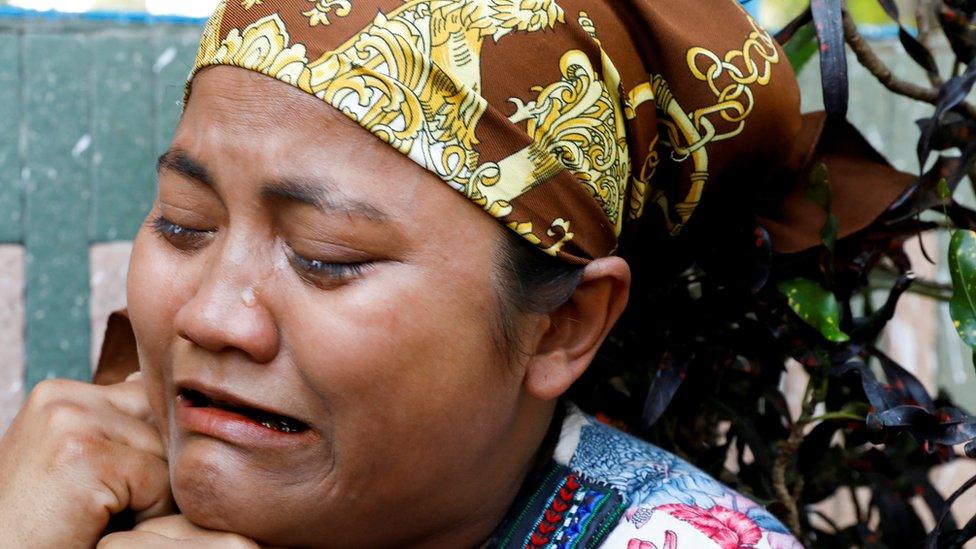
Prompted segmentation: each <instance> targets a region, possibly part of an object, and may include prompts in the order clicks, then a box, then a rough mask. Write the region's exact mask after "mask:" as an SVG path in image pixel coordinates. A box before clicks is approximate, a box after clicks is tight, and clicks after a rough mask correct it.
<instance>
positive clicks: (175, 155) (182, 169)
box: [156, 149, 214, 188]
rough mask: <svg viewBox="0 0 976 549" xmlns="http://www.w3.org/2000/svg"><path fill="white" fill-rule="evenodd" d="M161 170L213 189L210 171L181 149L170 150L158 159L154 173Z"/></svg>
mask: <svg viewBox="0 0 976 549" xmlns="http://www.w3.org/2000/svg"><path fill="white" fill-rule="evenodd" d="M163 170H169V171H172V172H175V173H178V174H180V175H182V176H184V177H187V178H189V179H192V180H194V181H199V182H200V183H203V184H204V185H206V186H208V187H211V188H213V187H214V179H213V176H212V175H211V174H210V171H209V170H207V168H206V167H205V166H204V165H203V164H200V163H199V162H197V161H196V160H194V159H193V158H192V157H191V156H190V155H189V154H187V152H186V151H183V150H181V149H170V150H168V151H166V152H165V153H163V155H162V156H160V157H159V161H157V162H156V173H160V172H162V171H163Z"/></svg>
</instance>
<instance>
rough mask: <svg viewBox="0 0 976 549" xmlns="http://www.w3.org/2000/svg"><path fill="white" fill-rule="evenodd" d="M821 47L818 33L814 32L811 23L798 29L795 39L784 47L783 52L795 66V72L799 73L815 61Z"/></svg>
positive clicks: (794, 35)
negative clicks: (812, 60)
mask: <svg viewBox="0 0 976 549" xmlns="http://www.w3.org/2000/svg"><path fill="white" fill-rule="evenodd" d="M819 47H820V43H819V42H817V31H816V30H814V27H813V23H810V24H807V25H804V26H802V27H800V28H799V29H797V31H796V33H794V34H793V38H791V39H790V41H789V42H787V43H786V45H785V46H783V50H784V51H786V58H787V59H789V60H790V65H792V66H793V72H796V73H799V72H800V71H802V70H803V67H805V66H806V64H807V63H809V62H810V60H811V59H813V56H814V55H815V54H816V53H817V50H818V49H819Z"/></svg>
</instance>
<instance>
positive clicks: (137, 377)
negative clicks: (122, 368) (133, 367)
mask: <svg viewBox="0 0 976 549" xmlns="http://www.w3.org/2000/svg"><path fill="white" fill-rule="evenodd" d="M141 379H142V372H132V373H131V374H129V376H128V377H126V378H125V381H126V382H129V381H139V380H141Z"/></svg>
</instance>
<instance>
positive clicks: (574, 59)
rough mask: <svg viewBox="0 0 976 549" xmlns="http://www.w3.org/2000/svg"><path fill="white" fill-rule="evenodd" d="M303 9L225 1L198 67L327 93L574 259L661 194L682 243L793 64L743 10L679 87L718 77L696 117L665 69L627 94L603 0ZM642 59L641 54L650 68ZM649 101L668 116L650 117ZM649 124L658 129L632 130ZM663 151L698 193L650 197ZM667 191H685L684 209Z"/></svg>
mask: <svg viewBox="0 0 976 549" xmlns="http://www.w3.org/2000/svg"><path fill="white" fill-rule="evenodd" d="M725 1H726V0H719V3H724V2H725ZM303 2H304V3H305V4H306V8H305V9H301V10H299V11H297V12H293V11H292V10H291V9H288V10H285V9H283V8H282V6H283V5H289V6H290V7H291V8H292V9H294V7H295V6H298V5H300V4H302V2H288V1H280V0H279V1H274V0H242V1H241V2H240V3H237V2H228V1H227V0H224V1H222V2H221V3H220V5H219V6H218V8H217V10H216V12H215V13H214V15H213V17H212V18H211V20H210V22H209V23H208V26H207V28H206V31H205V34H204V38H203V41H202V43H201V46H200V51H199V54H198V57H197V61H196V64H195V68H194V71H193V74H195V73H196V71H198V70H200V69H202V68H204V67H207V66H212V65H232V66H237V67H242V68H246V69H249V70H254V71H257V72H261V73H263V74H266V75H268V76H270V77H273V78H276V79H278V80H281V81H283V82H286V83H288V84H291V85H293V86H296V87H298V88H300V89H302V90H304V91H305V92H307V93H310V94H312V95H315V96H316V97H318V98H320V99H322V100H323V101H325V102H326V103H327V104H329V105H331V106H332V107H334V108H336V109H338V110H339V111H341V112H342V113H344V114H345V115H346V116H348V117H349V118H351V119H353V120H354V121H355V122H357V123H358V124H360V125H361V126H362V127H363V128H365V129H367V130H369V131H370V132H372V133H373V134H374V135H376V136H377V137H379V138H380V139H382V140H383V141H385V142H386V143H388V144H389V145H391V146H392V147H394V148H396V149H397V150H399V151H400V152H402V153H403V154H406V155H408V156H409V157H410V158H411V159H412V160H414V161H415V162H416V163H418V164H419V165H421V166H422V167H424V168H425V169H427V170H429V171H431V172H433V173H434V174H436V175H437V176H438V177H440V178H441V179H442V180H443V181H445V182H447V183H448V184H450V185H451V186H452V187H453V188H455V189H456V190H457V191H459V192H460V193H461V194H463V195H464V196H465V197H467V198H468V199H469V200H471V201H472V202H474V203H476V204H478V205H479V206H481V207H482V208H483V209H484V210H485V211H487V212H488V213H490V214H491V215H493V216H494V217H496V218H498V219H499V220H500V221H502V222H503V223H504V224H505V225H507V226H509V227H510V228H511V229H512V230H514V231H516V232H517V233H519V234H521V235H522V236H523V237H525V238H527V239H528V240H529V241H531V242H532V243H533V244H536V245H537V246H539V247H540V248H541V249H543V250H544V251H546V252H547V253H550V254H552V255H557V256H560V257H563V258H564V259H566V260H569V261H574V262H586V261H588V260H590V259H593V258H595V257H600V256H603V255H607V254H610V253H613V250H614V249H615V248H616V241H617V238H618V237H619V236H620V234H621V232H622V231H623V227H624V222H625V220H626V219H628V218H631V219H633V218H637V217H639V216H640V215H641V213H642V212H643V210H644V204H645V201H647V200H651V201H653V202H656V203H658V204H660V205H661V206H662V208H663V209H664V211H663V212H662V217H663V220H664V221H665V222H664V225H665V226H666V227H667V228H668V229H669V230H670V231H671V232H674V233H677V232H678V230H679V229H680V227H681V226H683V225H684V224H685V223H686V222H687V221H688V219H689V218H690V216H691V213H692V212H693V210H694V209H695V207H696V205H697V203H698V201H699V200H700V197H701V194H702V191H703V189H704V186H705V183H706V182H707V181H708V178H709V169H710V165H709V155H708V153H706V151H705V149H706V145H709V144H710V143H715V142H718V141H721V140H728V139H730V138H731V137H733V136H735V135H738V134H739V133H741V132H742V131H743V128H744V125H745V119H746V117H748V116H749V115H750V113H751V112H752V111H753V107H754V105H755V104H756V101H757V99H756V97H755V95H754V93H753V91H752V89H751V88H750V86H751V85H753V84H758V85H759V86H764V85H767V84H768V83H769V82H770V79H771V77H772V71H771V66H773V65H775V64H776V63H777V62H778V60H779V54H778V50H777V49H776V46H775V44H773V43H772V41H771V39H770V38H769V36H768V34H766V33H765V32H764V31H762V30H761V29H759V28H758V27H756V26H755V23H754V22H752V20H751V19H749V18H748V17H747V16H745V14H744V13H743V12H741V10H739V9H738V6H736V5H735V4H734V2H729V6H726V7H732V8H733V9H734V10H735V13H736V14H738V15H739V18H740V19H741V24H740V27H741V28H743V29H748V32H744V33H743V34H742V35H740V36H741V38H738V39H737V43H738V44H739V45H740V46H739V48H736V49H733V48H729V49H727V50H725V51H727V53H726V54H724V55H722V56H719V55H717V54H715V53H713V49H710V48H706V47H704V46H693V47H689V48H688V49H687V54H686V57H687V64H686V68H685V69H684V71H685V74H684V75H682V77H683V78H687V77H689V76H690V77H691V78H693V79H695V80H696V81H699V82H701V83H703V85H702V86H701V88H702V89H701V90H697V91H696V92H695V96H696V99H697V98H701V97H705V96H707V97H711V98H712V101H711V102H710V103H709V104H708V105H702V106H699V107H697V108H693V109H691V110H687V109H685V108H683V107H682V106H681V103H679V101H678V94H677V93H675V90H674V89H673V87H672V86H671V85H670V84H669V83H668V82H667V81H666V80H665V79H664V76H662V75H661V74H658V73H655V72H652V71H648V72H643V74H644V75H645V76H644V79H643V81H644V83H643V84H639V83H638V82H640V80H637V79H632V80H631V81H632V82H634V84H632V85H631V86H630V87H629V89H631V91H630V92H629V93H627V92H626V91H625V89H628V88H626V87H625V86H624V81H623V80H622V78H621V74H620V72H618V69H617V67H616V66H615V64H614V62H613V61H612V60H611V55H610V54H609V53H608V51H607V50H611V51H620V50H621V49H623V50H624V51H627V49H628V48H631V47H632V46H631V45H629V44H625V45H624V47H623V48H621V47H620V45H619V44H612V45H611V47H608V48H607V49H604V46H605V44H604V43H603V42H601V40H600V39H599V38H597V29H598V28H599V29H601V30H604V31H605V30H606V29H605V26H604V22H607V25H609V24H610V23H614V24H619V21H617V20H615V19H608V17H609V16H608V15H607V14H608V13H612V11H610V10H605V9H604V10H603V11H601V12H600V13H599V14H597V13H594V7H595V6H589V5H588V10H587V11H583V10H576V11H575V14H576V15H575V16H574V17H572V18H570V17H567V9H569V7H571V6H575V5H576V4H577V3H579V4H585V3H584V2H575V1H568V0H566V1H559V2H557V1H556V0H462V1H451V0H408V1H406V2H402V3H396V2H390V1H386V2H380V1H373V2H355V1H354V0H303ZM387 4H394V5H393V6H392V7H385V6H386V5H387ZM396 4H399V5H396ZM307 8H311V9H307ZM296 16H301V21H302V23H297V22H296V21H298V20H297V19H296ZM601 18H602V19H601ZM354 20H355V21H362V22H365V26H363V23H361V22H354ZM353 25H355V26H353ZM616 34H617V33H613V35H614V36H615V35H616ZM743 42H744V44H745V45H744V46H743V45H742V44H743ZM519 44H524V45H523V46H522V47H521V49H518V45H519ZM528 44H531V46H528V47H531V48H532V50H531V51H529V50H527V49H525V48H526V46H525V45H528ZM500 51H504V52H506V55H511V54H510V53H509V52H512V51H520V52H521V53H522V54H523V55H524V58H520V59H516V60H515V61H514V62H515V64H516V65H518V66H519V67H520V69H521V71H520V72H518V73H515V72H512V73H505V74H501V73H499V72H498V71H497V67H498V66H499V61H498V59H496V57H498V56H500V55H502V54H501V53H498V52H500ZM628 53H631V52H628ZM639 53H640V52H639V51H634V52H632V53H631V55H634V57H635V59H636V60H640V56H639V55H638V54H639ZM634 64H641V65H642V64H643V61H640V63H631V65H634ZM489 66H491V67H493V68H494V70H492V69H489V68H488V67H489ZM628 68H630V69H633V68H634V67H632V66H628ZM689 73H690V74H689ZM647 74H650V75H651V78H650V81H648V79H647V76H646V75H647ZM545 75H552V77H551V78H547V77H546V76H545ZM191 81H192V74H191ZM190 90H191V86H190V84H188V88H187V96H188V97H189V93H190ZM489 98H490V100H489ZM647 102H650V103H651V104H652V105H653V106H654V107H655V109H654V111H653V112H647V111H646V110H644V109H641V105H642V104H643V103H647ZM642 118H645V119H647V120H641V119H642ZM635 120H637V122H638V124H639V125H642V126H644V127H645V128H647V127H649V128H650V130H651V131H645V132H643V134H642V135H637V134H635V133H634V132H633V130H634V126H635V124H634V121H635ZM658 127H659V128H661V130H662V132H663V133H662V134H661V135H660V139H659V135H658V133H657V131H656V128H658ZM659 147H667V148H670V149H671V154H670V155H667V156H668V157H669V158H670V160H671V161H672V162H673V163H676V164H680V163H683V162H684V160H685V159H688V158H690V159H691V160H692V164H693V169H691V170H689V173H688V175H687V177H688V181H689V183H688V184H687V185H686V189H685V192H684V193H683V194H681V193H679V194H676V193H674V192H673V189H668V188H667V186H663V187H662V188H661V189H655V190H654V191H653V192H652V191H650V190H649V186H651V185H652V181H651V179H652V178H653V177H654V175H655V174H656V173H658V171H659V170H658V168H659V164H660V163H661V158H662V155H661V154H660V152H659ZM633 151H638V152H639V154H635V153H634V152H633ZM635 165H636V166H639V167H640V170H638V173H636V174H633V173H632V171H633V170H632V167H633V166H635ZM672 186H673V185H672ZM540 187H546V188H545V189H540ZM557 188H558V189H559V191H558V193H556V192H555V191H554V189H557ZM554 194H560V196H559V199H558V200H556V201H552V200H551V197H552V196H553V195H554ZM669 196H673V197H677V198H675V200H674V202H675V203H677V206H676V208H675V210H674V211H669V210H668V206H667V204H668V197H669ZM547 197H548V198H547ZM598 214H599V215H598Z"/></svg>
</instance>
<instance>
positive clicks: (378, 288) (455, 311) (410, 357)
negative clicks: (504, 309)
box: [284, 269, 520, 478]
mask: <svg viewBox="0 0 976 549" xmlns="http://www.w3.org/2000/svg"><path fill="white" fill-rule="evenodd" d="M404 270H407V269H404ZM444 271H445V272H450V270H449V269H444ZM471 280H472V279H471V278H466V277H464V276H456V277H448V276H444V277H442V278H438V279H436V280H431V278H430V277H426V278H425V277H420V276H417V277H411V276H410V274H403V273H390V274H389V276H386V277H385V278H384V279H383V280H376V281H371V282H370V283H369V284H368V285H364V286H363V287H362V288H349V289H347V290H343V293H334V294H331V295H329V294H322V295H321V296H318V299H316V296H315V295H314V294H311V295H308V296H306V298H305V299H302V300H300V301H301V302H303V304H302V305H301V307H302V308H303V309H304V310H305V311H309V312H308V314H307V315H295V314H293V315H291V318H293V319H295V320H297V319H298V318H299V317H300V318H301V322H300V325H299V324H298V323H294V322H290V323H289V326H290V328H291V329H288V328H286V330H287V332H286V333H285V334H284V335H285V337H284V339H285V340H287V341H289V343H288V347H289V352H290V353H291V355H292V357H293V359H294V361H295V363H296V364H297V365H298V366H299V368H301V369H302V373H303V376H304V377H305V378H306V379H307V380H308V382H309V384H310V386H311V387H312V388H313V390H314V391H315V392H316V393H317V394H318V395H319V396H320V397H321V398H322V400H323V402H325V404H326V408H327V414H328V416H329V417H330V422H331V423H332V428H333V430H334V436H335V437H336V452H337V454H339V459H340V461H342V462H345V463H357V464H358V466H359V467H360V468H361V469H362V471H361V472H362V474H363V476H366V475H369V474H376V471H375V469H379V468H387V469H389V468H391V467H401V466H402V467H404V468H407V469H414V472H413V473H411V475H410V476H414V477H416V475H417V474H418V472H417V469H418V468H419V469H431V470H433V469H437V467H433V466H434V464H436V463H438V462H439V461H443V460H444V459H449V460H450V462H451V463H466V464H469V465H470V463H472V461H473V460H476V459H477V457H478V456H479V455H486V454H487V452H486V448H490V447H491V446H492V445H493V444H495V443H496V442H497V438H499V437H500V436H501V433H503V432H504V431H505V430H506V429H507V427H508V423H510V421H511V418H510V417H508V416H510V415H511V414H513V413H514V410H515V405H514V401H515V400H516V398H517V396H518V390H519V387H520V384H519V383H518V379H517V378H516V376H515V375H514V374H513V372H512V371H510V369H508V368H507V367H506V365H505V364H502V363H500V361H499V360H498V357H497V356H496V354H497V350H496V347H495V344H494V340H493V339H492V332H491V329H492V326H493V324H492V319H493V315H495V314H497V312H496V310H495V307H494V301H493V298H492V294H491V293H490V291H488V290H486V289H485V287H486V286H485V285H484V284H481V285H478V284H471V283H470V282H471ZM317 301H318V303H316V302H317ZM421 427H422V428H421ZM432 448H439V449H441V451H438V452H436V456H434V457H432V456H431V451H430V449H432ZM443 450H448V451H443ZM459 454H463V455H466V456H468V459H459ZM445 456H447V457H446V458H445ZM393 458H395V459H393ZM418 464H419V465H418ZM371 465H372V466H373V467H374V469H373V470H370V466H371ZM440 465H441V468H440V471H441V472H443V471H444V469H443V467H445V466H447V467H449V466H450V465H449V464H440ZM407 478H409V476H408V477H407Z"/></svg>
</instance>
